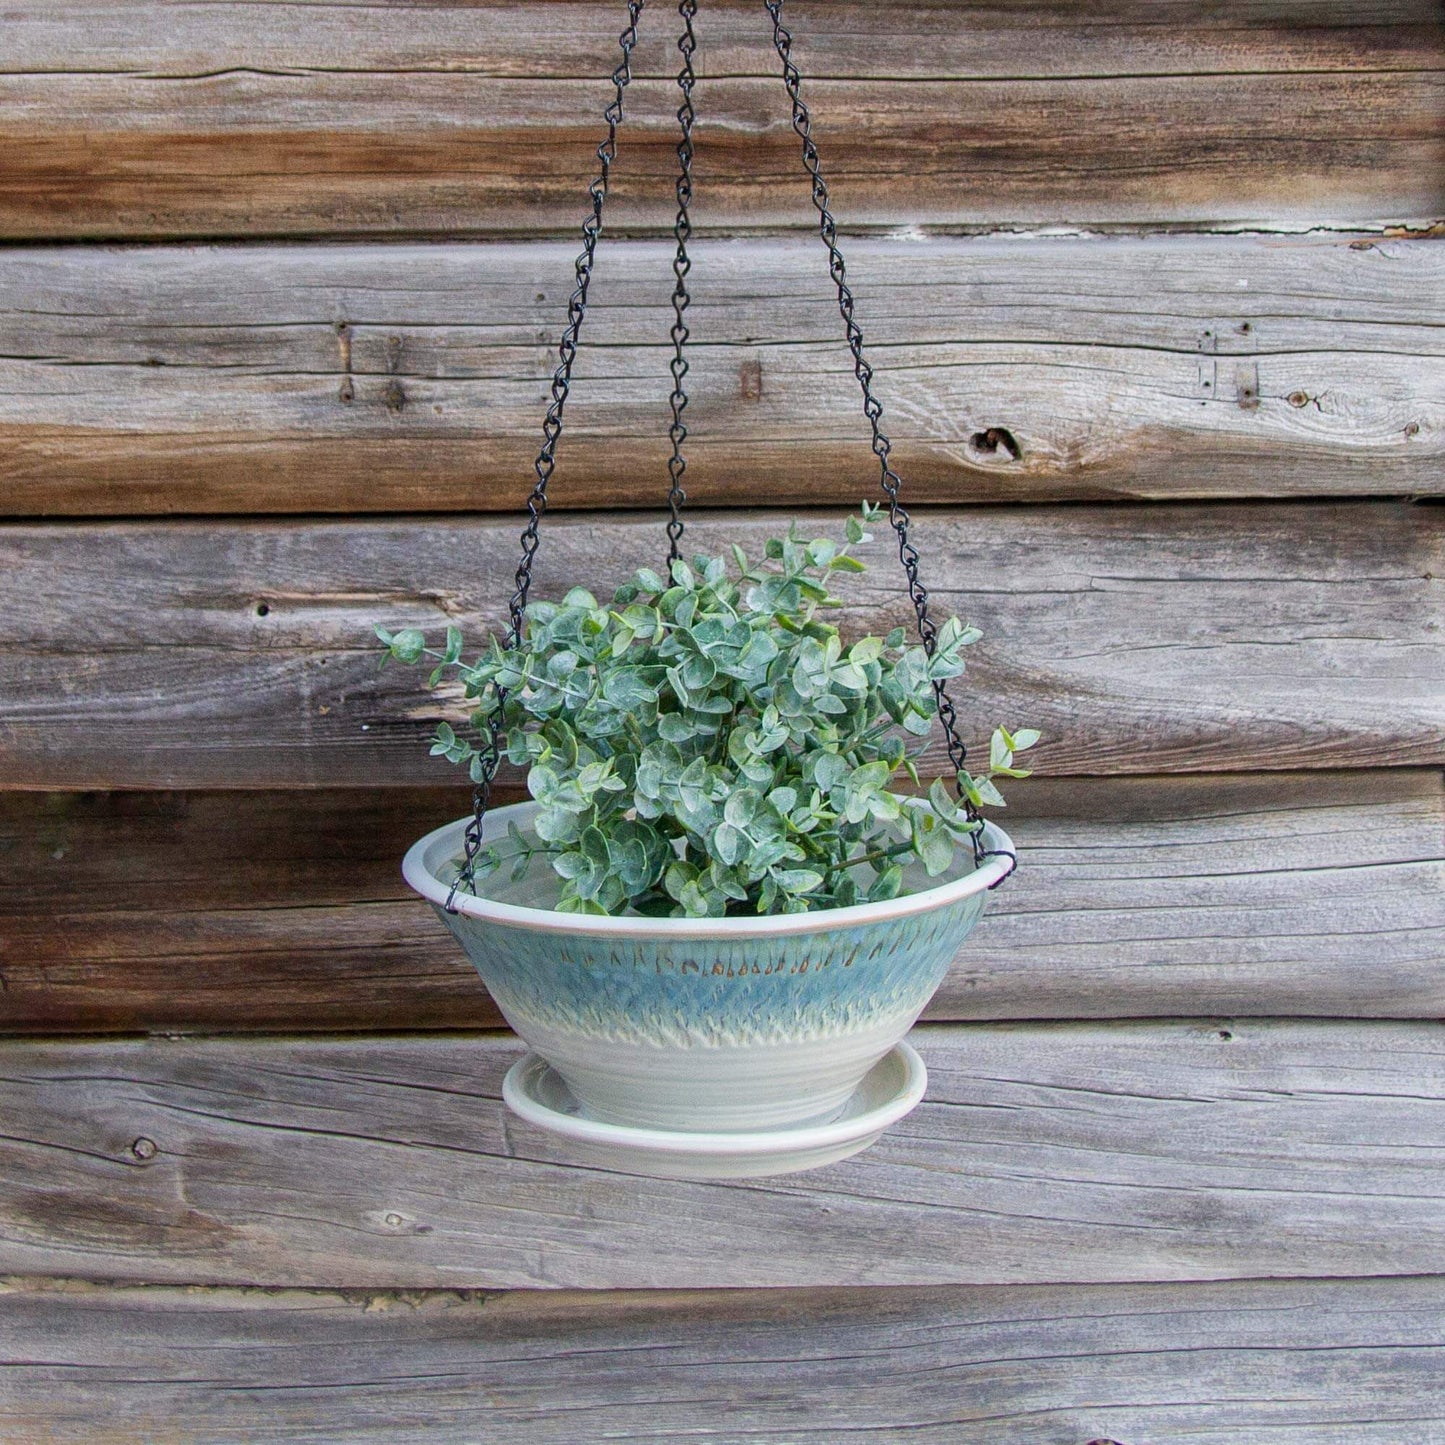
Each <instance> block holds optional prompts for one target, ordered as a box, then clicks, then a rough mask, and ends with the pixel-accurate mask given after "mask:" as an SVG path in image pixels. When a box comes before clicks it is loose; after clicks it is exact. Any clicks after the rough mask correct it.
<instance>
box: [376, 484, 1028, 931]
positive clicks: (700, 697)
mask: <svg viewBox="0 0 1445 1445" xmlns="http://www.w3.org/2000/svg"><path fill="white" fill-rule="evenodd" d="M874 515H875V509H873V508H870V507H865V508H864V509H863V513H862V515H861V517H856V516H855V517H850V518H849V519H848V522H847V532H846V540H845V541H843V542H837V541H833V540H830V539H828V538H820V539H818V540H816V541H808V542H805V541H803V540H801V539H800V538H799V537H798V536H797V535H796V534H795V533H794V532H791V531H790V533H789V535H788V536H787V537H785V538H774V539H773V540H771V541H769V542H768V543H767V544H766V548H765V552H764V559H763V560H762V561H761V562H759V563H753V562H752V561H750V560H749V559H748V557H747V556H746V555H745V554H744V552H743V551H742V549H741V548H739V547H736V546H735V547H733V548H732V556H731V562H732V566H731V567H730V566H729V561H728V559H726V558H723V557H703V556H699V557H695V558H694V559H693V561H692V563H691V564H690V565H689V563H687V562H685V561H681V560H679V561H677V562H674V563H673V564H672V569H671V575H670V576H668V577H664V576H662V575H660V574H659V573H657V572H655V571H653V570H652V569H650V568H647V567H644V568H642V569H641V570H640V571H639V572H638V573H637V574H636V575H635V576H634V577H633V578H632V579H631V580H630V581H629V582H627V583H626V584H625V585H624V586H622V587H620V588H618V589H617V592H616V594H615V595H614V597H613V599H612V603H611V605H610V606H604V605H603V604H602V603H600V602H599V601H598V600H597V598H595V597H594V596H593V595H592V593H590V592H588V591H587V590H586V589H585V588H581V587H574V588H573V589H572V590H571V591H570V592H568V593H567V595H566V596H565V597H564V598H563V599H562V601H561V602H560V603H558V602H533V603H531V604H530V605H529V606H528V608H527V610H526V614H525V620H524V627H523V633H522V638H521V642H520V645H519V646H518V647H517V648H516V649H508V648H507V647H506V646H505V645H504V640H503V639H499V638H495V637H494V638H492V640H491V642H490V644H489V645H488V647H487V649H486V651H485V652H484V653H483V654H482V656H481V657H480V658H478V659H477V661H475V662H471V663H465V662H463V661H462V660H461V653H462V646H463V641H462V636H461V633H460V632H459V631H458V630H457V629H456V628H450V629H448V633H447V641H446V646H445V649H444V650H442V651H436V650H435V649H431V648H428V647H427V646H426V640H425V638H424V636H423V635H422V633H421V632H419V631H417V630H416V629H412V628H409V629H407V630H405V631H402V632H398V633H395V634H392V633H390V632H388V631H386V630H385V629H384V628H380V627H378V628H377V634H378V636H380V638H381V640H382V642H383V643H385V644H386V648H387V654H388V656H389V657H392V658H395V659H397V660H399V661H401V662H407V663H416V662H421V661H423V660H426V659H431V660H434V661H435V663H436V666H435V670H434V671H433V672H432V675H431V684H432V686H436V685H437V684H438V683H439V682H441V681H442V680H443V679H444V678H446V677H449V676H455V677H458V678H460V680H461V681H462V682H463V684H464V685H465V689H466V695H467V697H468V698H472V699H476V700H477V707H476V710H475V712H474V713H473V714H472V722H473V724H474V726H476V727H477V728H478V729H479V730H481V731H482V732H483V734H484V733H485V728H486V723H487V718H488V716H489V715H490V712H491V709H492V706H493V702H494V699H495V696H496V689H498V688H501V689H503V690H504V692H505V704H504V712H503V725H504V749H505V755H506V756H507V757H508V758H510V760H511V761H512V762H513V763H515V764H518V765H519V766H524V767H526V768H527V769H528V772H527V786H528V788H529V790H530V791H531V794H532V796H533V797H534V798H535V799H536V800H537V803H538V804H539V807H538V810H537V813H536V816H535V819H534V821H533V823H532V825H531V829H530V830H529V832H530V834H532V835H534V836H529V834H528V833H523V832H522V831H521V830H519V829H517V828H516V827H515V825H514V826H513V827H512V828H511V829H510V830H509V835H508V838H507V839H506V841H505V842H504V843H499V844H495V845H493V846H491V847H490V848H487V849H484V850H483V851H482V853H481V854H480V855H479V856H478V862H477V870H476V876H477V878H479V879H480V878H482V877H484V876H486V875H487V874H489V873H491V872H493V871H495V870H496V869H498V868H503V867H510V868H511V869H512V870H513V873H514V876H516V877H518V878H520V877H522V876H523V875H524V874H525V873H526V871H527V869H528V868H529V866H530V865H531V862H532V860H533V859H534V858H535V857H537V856H538V855H545V856H546V857H547V858H548V860H549V861H550V864H551V867H552V868H553V869H554V870H555V872H556V874H557V876H558V878H559V879H560V880H561V890H560V898H559V902H558V904H557V907H558V908H559V909H562V910H565V911H571V912H579V913H610V914H616V913H623V912H626V911H629V910H633V911H636V912H640V913H645V914H661V915H675V916H687V917H719V916H722V915H725V914H738V913H796V912H801V911H804V910H807V909H814V908H841V907H846V906H848V905H850V904H854V903H861V902H865V901H874V900H879V899H887V898H892V897H894V896H896V895H897V894H898V893H899V892H900V891H901V890H902V889H903V886H904V876H905V875H904V870H905V868H906V867H907V866H908V865H909V864H910V863H912V862H914V861H915V860H916V861H917V862H919V863H921V865H922V867H923V869H924V870H925V872H926V873H927V874H928V875H929V876H930V877H936V876H938V875H940V874H942V873H944V872H946V871H947V870H948V869H949V867H950V866H951V865H952V863H953V861H954V855H955V851H956V850H957V849H958V848H960V847H964V848H968V849H970V850H971V848H972V838H971V835H972V834H973V833H974V832H975V831H976V830H977V829H978V828H980V827H981V826H982V824H981V823H980V822H979V821H978V820H977V818H971V817H970V816H969V814H968V812H967V811H966V810H965V809H964V808H963V807H962V806H960V804H959V803H958V802H957V801H956V800H955V798H954V796H953V795H952V794H951V793H950V790H949V788H948V787H947V786H946V785H945V784H944V782H943V781H942V780H941V779H935V780H934V781H933V782H932V783H931V785H930V786H929V787H928V789H927V791H926V793H925V794H924V795H923V796H917V795H914V794H910V793H904V792H899V791H895V790H894V785H895V784H896V783H899V782H900V781H901V778H902V777H906V778H907V779H908V781H909V782H910V783H911V784H912V785H913V786H914V787H915V788H917V787H919V786H921V784H920V779H919V775H918V769H917V758H918V756H919V754H920V753H921V751H922V744H921V741H920V740H921V739H924V738H925V737H926V736H927V735H928V734H929V732H930V730H931V729H932V727H933V724H934V720H935V718H936V717H937V702H936V699H935V696H934V691H933V684H934V682H935V680H939V679H947V678H952V677H956V676H958V675H959V674H960V673H962V672H963V670H964V660H963V651H964V649H965V648H966V647H968V646H969V645H970V644H971V643H973V642H975V641H977V640H978V637H979V633H978V632H977V630H976V629H974V628H972V627H967V626H965V625H964V624H963V623H961V622H959V620H958V619H957V618H949V619H948V620H947V621H946V622H944V623H943V625H942V626H941V627H940V628H939V629H938V638H937V645H936V647H935V648H934V651H933V653H932V656H929V655H928V654H927V653H926V652H925V650H924V649H923V648H922V647H921V646H919V645H917V644H913V645H909V644H908V643H907V642H906V640H905V634H904V630H903V629H902V628H901V627H900V628H895V629H894V630H893V631H892V632H890V633H889V634H888V636H887V637H882V638H880V637H864V638H860V639H859V640H858V641H856V642H853V643H852V644H851V645H849V644H847V643H845V642H844V641H843V639H842V637H841V636H840V635H839V632H838V629H837V628H836V627H834V626H832V625H830V624H829V623H828V622H826V621H824V620H823V618H822V617H821V616H820V615H819V614H820V613H824V612H826V611H827V610H829V609H831V608H835V607H837V606H839V605H841V604H840V602H839V600H838V599H837V598H836V597H834V596H833V595H832V593H831V592H830V590H829V585H828V584H829V581H830V579H831V578H832V577H833V576H834V574H844V573H853V572H861V571H863V570H864V567H863V564H862V563H861V562H860V561H859V560H858V559H857V558H856V557H855V556H854V555H853V552H852V549H853V548H854V547H857V546H858V545H860V544H861V543H864V542H867V541H869V540H870V534H869V533H868V532H867V531H866V529H865V523H866V522H867V521H869V520H870V519H871V518H872V517H873V516H874ZM383 660H385V659H383ZM1038 736H1039V735H1038V733H1037V732H1035V731H1033V730H1032V729H1020V730H1019V731H1017V732H1015V733H1012V734H1010V733H1009V732H1007V731H1006V730H1004V729H1003V728H999V729H997V730H996V731H995V732H994V734H993V738H992V744H991V747H990V751H989V761H988V767H987V769H986V770H985V771H983V772H980V773H978V774H970V773H967V772H962V773H960V774H959V775H958V780H957V781H958V788H959V790H960V792H961V793H962V795H963V796H964V797H965V798H967V799H969V800H971V801H972V803H973V804H974V805H975V806H985V805H989V804H993V805H996V806H997V805H1002V803H1003V798H1002V797H1001V796H1000V795H999V792H998V789H997V787H996V786H995V783H994V779H996V778H999V777H1008V778H1021V777H1026V776H1027V775H1028V774H1027V771H1026V770H1025V769H1023V768H1019V767H1017V766H1015V763H1014V754H1015V753H1018V752H1021V751H1022V750H1023V749H1024V748H1027V747H1029V746H1031V745H1032V744H1033V743H1034V742H1036V741H1037V740H1038ZM432 752H433V753H434V754H437V755H440V756H443V757H446V758H448V759H449V760H450V761H452V762H454V763H461V764H465V765H467V766H469V767H470V769H471V772H472V776H473V778H474V779H475V778H477V777H479V776H480V774H481V771H482V769H483V766H484V759H483V756H482V754H480V753H479V752H478V750H477V748H476V747H475V746H474V745H473V744H472V743H471V742H469V741H467V740H466V739H464V738H461V737H458V736H457V734H456V733H455V731H454V730H453V729H452V727H451V726H450V725H449V724H447V723H442V724H440V725H439V727H438V728H437V733H436V739H435V742H434V744H433V746H432Z"/></svg>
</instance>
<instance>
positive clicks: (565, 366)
mask: <svg viewBox="0 0 1445 1445" xmlns="http://www.w3.org/2000/svg"><path fill="white" fill-rule="evenodd" d="M644 3H645V0H628V3H627V28H626V29H625V30H623V32H622V34H621V35H619V36H618V37H617V43H618V45H619V47H620V48H621V51H622V59H621V60H620V61H619V62H618V65H617V69H616V70H614V71H613V72H612V87H613V96H612V100H611V102H610V103H609V104H608V106H607V109H606V110H605V111H603V113H602V114H603V119H604V120H606V122H607V136H606V138H605V139H604V140H603V142H602V143H601V145H599V146H598V147H597V159H598V162H599V163H600V166H599V170H598V173H597V177H596V179H595V180H594V181H593V182H592V185H591V186H590V187H589V189H588V194H589V195H590V196H591V197H592V211H591V214H590V215H589V216H588V217H587V219H586V220H585V221H583V223H582V250H581V252H580V253H579V255H578V257H577V261H576V264H575V266H574V270H575V273H576V285H575V288H574V290H573V292H572V297H571V299H570V300H569V301H568V303H567V326H566V329H565V330H564V331H563V332H562V340H561V342H560V343H559V345H558V347H557V358H558V359H557V370H556V372H555V373H554V374H553V377H552V402H551V405H550V406H549V407H548V408H547V419H546V421H544V422H543V424H542V449H541V451H540V452H538V454H537V461H536V465H535V471H536V473H537V482H536V485H535V486H534V487H533V488H532V493H531V495H530V496H529V497H528V498H527V525H526V527H525V529H524V530H523V532H522V538H521V542H522V559H521V561H520V562H519V563H518V565H517V574H516V584H517V589H516V591H515V592H514V593H513V594H512V600H511V604H510V608H509V611H510V617H511V630H510V632H509V634H508V638H507V646H508V648H514V647H516V646H517V645H518V643H520V642H521V640H522V625H523V620H524V613H525V611H526V607H527V594H528V593H529V592H530V591H531V590H532V561H533V559H534V558H535V557H536V555H537V548H538V546H539V544H540V539H539V537H538V534H537V528H538V525H539V524H540V523H541V520H542V514H543V513H544V512H545V511H546V510H547V483H548V481H550V480H551V477H552V472H553V471H554V470H555V468H556V465H557V462H556V452H557V439H558V437H560V436H561V435H562V413H563V411H564V410H565V408H566V405H567V394H568V392H569V391H570V390H571V387H572V363H573V362H574V361H575V360H576V358H577V341H578V338H579V337H580V336H581V334H582V322H583V320H584V319H585V318H586V315H587V293H588V290H589V289H590V287H591V284H592V266H593V262H594V261H595V260H596V256H597V238H598V236H599V235H600V234H601V231H602V207H603V204H604V203H605V202H606V200H607V187H608V183H609V181H610V180H611V177H612V162H613V161H614V160H615V159H616V158H617V128H618V126H620V125H621V124H622V96H623V93H624V92H625V91H626V89H627V87H628V85H629V84H630V83H631V80H632V50H633V47H634V46H635V45H636V44H637V22H638V19H639V17H640V16H641V14H642V7H643V5H644ZM494 692H495V695H494V697H493V700H492V708H491V711H490V713H489V714H488V716H487V722H486V729H485V733H484V737H483V742H482V746H481V748H480V749H479V750H478V755H477V756H478V763H479V768H478V777H477V783H476V787H475V788H474V789H473V791H472V819H471V822H470V823H468V824H467V834H466V857H465V860H464V862H463V864H462V867H461V870H460V872H458V874H457V877H456V880H455V881H454V882H453V883H452V886H451V891H450V892H449V893H448V894H447V901H446V910H447V912H448V913H455V912H456V911H457V909H456V896H457V892H458V891H459V890H460V889H461V888H462V887H464V886H465V888H466V889H467V891H468V892H469V893H475V892H476V887H475V883H474V877H473V875H474V873H475V870H476V866H477V854H478V853H479V852H480V851H481V847H482V823H483V820H484V819H485V818H486V814H487V807H488V805H489V804H490V802H491V794H492V782H493V780H494V779H495V778H496V775H497V768H498V766H499V765H500V763H501V760H502V714H503V711H504V709H505V707H506V703H507V694H506V690H505V689H503V688H496V689H495V690H494Z"/></svg>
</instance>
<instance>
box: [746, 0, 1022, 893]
mask: <svg viewBox="0 0 1445 1445" xmlns="http://www.w3.org/2000/svg"><path fill="white" fill-rule="evenodd" d="M763 5H764V8H765V9H766V10H767V12H768V14H769V16H771V17H772V22H773V48H774V49H775V50H776V51H777V52H778V58H779V60H781V61H782V63H783V84H784V86H785V87H786V88H787V92H788V99H789V100H790V101H791V102H792V107H793V129H794V131H796V132H797V135H798V138H799V140H801V141H802V143H803V165H804V166H805V167H806V169H807V172H808V175H809V176H810V177H811V178H812V183H813V207H814V209H815V210H816V211H817V213H818V234H819V235H820V236H821V237H822V238H823V244H824V245H825V246H826V247H827V248H828V273H829V275H830V276H831V277H832V278H833V284H834V286H835V287H836V288H837V291H838V312H839V315H841V316H842V318H843V326H844V330H845V331H846V333H847V337H848V350H849V351H850V352H852V354H853V373H854V375H855V376H856V377H857V378H858V386H859V388H860V389H861V391H862V393H863V415H864V416H865V417H867V418H868V425H869V426H870V427H871V428H872V431H873V455H874V456H876V457H877V458H878V466H879V470H880V481H881V484H882V487H883V491H884V492H885V494H886V495H887V497H888V522H889V525H890V526H891V527H892V528H893V531H894V533H895V535H896V536H897V538H898V559H899V561H900V562H902V564H903V571H904V574H905V576H906V577H907V579H908V596H909V599H910V600H911V601H912V603H913V610H914V613H915V614H916V616H917V620H918V636H919V638H920V639H921V640H922V642H923V650H924V651H925V652H926V653H927V654H928V655H929V656H930V657H932V656H933V653H934V650H935V648H936V647H937V646H938V629H937V627H935V626H934V623H933V619H932V618H931V617H930V616H929V613H928V591H927V589H926V588H925V587H924V585H923V583H922V582H921V581H920V580H919V576H918V561H919V557H918V549H917V548H916V547H915V546H914V545H913V542H912V541H911V539H910V538H909V535H908V527H909V522H910V520H911V519H910V517H909V515H908V511H907V509H906V508H905V507H904V506H903V504H902V502H900V501H899V499H898V492H899V488H900V487H901V486H902V485H903V482H902V478H901V477H899V475H898V473H897V472H896V471H895V470H894V468H893V465H892V463H891V462H890V461H889V453H890V452H891V451H892V449H893V444H892V442H890V441H889V440H888V437H887V435H886V434H885V433H884V431H883V426H882V420H883V404H882V402H880V401H879V400H878V398H877V397H876V396H874V394H873V368H872V367H871V366H870V365H869V364H868V363H867V362H866V361H865V360H864V359H863V331H862V328H861V327H860V326H859V325H858V322H857V320H856V319H855V317H854V315H853V309H854V301H853V292H852V289H851V288H850V287H849V285H848V268H847V267H846V266H845V265H844V262H843V253H842V251H841V250H839V248H838V226H837V222H836V221H834V219H833V213H832V211H831V210H830V209H829V197H828V185H827V182H826V181H825V180H824V179H823V173H822V171H821V169H820V168H819V162H818V148H817V146H816V145H814V143H813V126H812V118H811V116H810V115H809V113H808V107H807V106H806V105H805V104H804V103H803V96H802V85H803V78H802V76H801V75H800V74H799V73H798V67H797V66H796V65H794V64H793V59H792V48H793V37H792V35H791V34H790V33H789V32H788V30H787V29H786V28H785V27H784V25H783V0H763ZM933 695H934V698H935V699H936V701H937V704H938V720H939V722H940V724H941V725H942V727H943V738H944V743H945V745H946V746H947V748H948V757H949V761H950V762H951V763H952V765H953V770H954V774H955V779H956V777H957V774H959V773H961V772H963V771H964V769H965V767H966V764H967V760H968V749H967V748H966V747H964V744H963V739H962V738H961V737H960V736H959V734H958V714H957V712H956V711H955V709H954V706H953V701H952V699H951V698H950V697H949V695H948V688H947V686H946V685H945V683H944V681H943V679H942V678H936V679H935V680H934V683H933ZM955 785H956V787H957V791H958V796H959V801H960V802H961V803H962V805H963V809H964V812H965V813H966V814H967V816H968V817H969V819H970V820H972V821H973V822H974V823H976V824H977V825H978V826H977V827H975V829H974V831H973V835H972V837H973V854H974V861H975V863H980V864H981V863H982V862H983V860H984V859H985V858H990V857H1008V858H1010V859H1012V861H1013V867H1011V868H1010V869H1009V873H1012V872H1013V868H1015V867H1017V866H1018V858H1017V857H1016V856H1015V855H1014V853H1013V852H1012V851H1009V850H1004V849H988V848H985V847H984V846H983V818H982V817H981V815H980V814H979V811H978V809H977V807H975V805H974V803H973V802H972V800H971V799H970V798H969V797H968V795H967V794H966V793H964V792H963V791H962V788H961V787H960V786H958V785H957V783H956V784H955ZM1007 877H1008V873H1005V874H1004V878H1007ZM998 882H999V883H1002V882H1003V878H1000V879H999V880H998ZM993 886H994V887H995V888H996V887H998V883H995V884H994V885H993Z"/></svg>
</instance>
